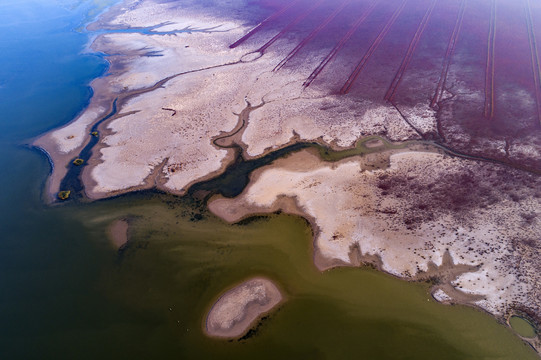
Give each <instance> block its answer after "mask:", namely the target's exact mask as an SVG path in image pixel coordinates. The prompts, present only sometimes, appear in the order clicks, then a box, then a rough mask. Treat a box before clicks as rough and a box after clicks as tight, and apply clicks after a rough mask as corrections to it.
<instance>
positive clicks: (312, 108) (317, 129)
mask: <svg viewBox="0 0 541 360" xmlns="http://www.w3.org/2000/svg"><path fill="white" fill-rule="evenodd" d="M241 3H242V2H230V3H224V4H221V5H215V6H213V7H201V8H199V7H198V6H196V5H195V3H194V4H192V5H190V4H183V5H182V6H179V5H174V4H173V3H169V2H159V1H152V0H149V1H143V2H130V1H126V2H125V3H124V4H123V5H122V6H117V7H115V8H113V9H112V10H111V11H110V12H109V13H107V14H106V15H105V16H104V17H103V18H102V19H101V21H99V22H97V23H96V24H93V25H91V27H90V28H92V29H100V28H101V29H119V28H143V27H155V28H153V29H152V31H173V32H174V31H177V30H183V29H184V30H186V29H189V30H192V31H191V32H175V33H174V34H173V33H172V34H165V35H148V34H140V33H106V34H103V35H100V36H98V37H97V38H96V39H95V40H94V42H93V44H92V49H94V50H96V51H100V52H103V53H106V54H110V56H109V57H108V60H109V61H110V62H111V68H110V71H109V73H110V75H108V76H107V77H105V78H102V79H99V80H96V82H95V83H93V87H94V90H95V92H96V95H95V97H94V98H93V100H92V104H91V105H90V106H89V108H88V109H87V110H86V111H85V112H84V113H83V114H81V116H80V117H79V118H78V119H75V121H74V122H72V123H70V124H69V125H67V126H66V127H64V128H62V129H59V130H55V131H53V132H51V133H49V134H46V135H45V136H43V137H42V138H40V139H38V141H36V143H35V144H36V145H38V146H40V147H42V148H44V149H45V150H46V151H47V152H48V153H49V154H50V155H51V156H52V158H53V161H54V163H55V171H54V173H53V179H57V180H56V181H51V184H50V186H49V192H50V194H51V197H54V194H55V193H56V192H57V191H58V190H59V188H58V186H59V183H60V179H61V178H62V177H63V175H65V173H66V171H65V169H64V166H65V164H66V163H67V162H68V161H67V160H69V159H71V158H73V157H75V156H77V154H78V152H79V151H80V149H81V148H82V146H83V145H84V144H85V143H86V141H87V139H88V136H89V135H88V131H89V127H90V125H91V124H92V123H95V122H96V121H97V120H99V118H101V117H103V116H104V115H105V114H106V111H104V110H105V108H106V107H104V106H103V105H102V104H103V101H102V99H103V98H108V99H109V101H110V102H112V100H113V98H115V97H118V99H119V101H118V105H119V111H118V115H117V116H114V117H112V118H111V119H109V120H108V121H106V122H105V123H103V124H102V126H101V129H100V130H101V131H100V143H99V145H98V147H97V148H96V149H95V150H94V151H93V156H92V158H91V159H90V161H89V166H87V167H86V168H85V170H84V174H83V183H84V185H85V190H86V193H87V196H89V197H90V198H101V197H106V196H110V195H115V194H119V193H122V192H127V191H132V190H136V189H141V188H149V187H154V186H158V187H160V188H162V189H164V190H167V191H171V192H174V193H178V194H183V193H184V192H185V191H186V188H187V187H188V186H189V185H190V184H193V183H194V182H196V181H200V180H203V179H207V178H209V177H212V176H213V175H216V174H218V173H220V172H222V171H223V170H224V168H225V166H226V165H227V164H228V163H229V162H230V161H231V160H232V155H233V154H232V150H224V149H221V148H218V147H217V146H215V145H214V144H213V143H212V139H213V138H215V137H217V136H218V135H221V134H224V133H227V132H228V131H231V130H233V129H234V128H235V126H236V125H237V123H238V116H237V115H236V114H239V113H240V112H241V111H242V110H243V109H244V108H246V107H247V102H246V101H248V102H249V103H250V104H252V105H253V106H257V105H261V104H264V105H263V106H261V107H259V108H257V109H256V110H254V111H253V112H252V113H251V114H250V119H249V122H247V123H246V125H245V127H244V128H243V129H242V131H241V132H240V133H239V136H238V139H237V140H236V143H237V144H238V145H240V146H241V147H242V148H243V149H244V150H245V154H244V155H245V157H246V158H251V157H258V156H262V155H264V154H265V153H267V152H268V151H271V150H273V149H276V148H280V147H284V146H286V145H288V144H291V143H293V142H297V141H317V142H319V143H321V144H324V145H328V146H331V147H333V148H335V149H341V148H347V147H352V146H354V144H355V142H356V141H357V140H358V139H359V138H360V137H362V136H365V135H369V134H379V135H386V136H387V137H388V138H389V139H391V140H407V139H414V138H419V136H418V134H417V133H416V132H415V131H414V130H413V129H412V128H411V126H409V125H408V124H407V123H406V122H404V121H403V120H402V119H401V116H400V114H399V113H398V112H397V111H396V109H394V107H392V106H391V105H389V104H385V103H384V102H374V101H372V100H355V99H353V98H348V99H340V98H338V97H336V96H327V95H328V94H327V93H326V92H322V91H319V90H315V88H314V89H309V90H306V91H304V90H303V87H302V81H300V82H299V81H298V80H299V79H303V78H305V77H306V76H308V75H309V74H310V71H311V68H312V67H313V66H315V65H317V62H318V58H313V59H312V60H310V61H308V63H307V64H305V66H304V67H301V68H298V69H296V70H295V72H294V73H292V72H291V71H285V70H284V71H280V72H272V69H273V68H274V67H275V66H276V65H277V63H278V61H279V60H280V59H281V58H282V57H283V56H285V55H286V54H287V53H288V52H289V51H290V50H291V48H292V47H293V46H292V44H290V42H288V41H286V40H287V39H281V40H279V41H277V42H276V43H275V46H274V47H273V48H272V51H271V50H270V49H269V50H268V51H267V52H266V53H265V54H264V55H263V56H261V57H256V58H257V59H256V60H254V61H251V62H240V60H241V59H246V57H244V58H243V55H245V54H246V53H247V52H248V51H249V49H248V48H247V46H248V45H241V46H239V47H238V48H235V49H230V48H229V44H231V43H232V42H233V41H235V40H236V39H238V38H239V37H241V36H242V35H243V34H244V33H245V32H246V31H247V30H249V28H250V27H249V25H250V24H246V23H245V22H242V21H240V20H236V19H235V17H234V16H233V17H231V16H229V14H231V13H235V11H233V9H236V8H237V7H238V6H241V5H242V4H241ZM256 8H257V7H256ZM164 24H165V25H164ZM171 77H172V78H171ZM169 78H171V79H169ZM164 79H169V80H167V81H165V82H164V83H163V84H161V86H155V84H157V83H158V82H159V81H163V80H164ZM98 105H100V106H98ZM109 107H110V106H107V108H109ZM104 135H105V136H104Z"/></svg>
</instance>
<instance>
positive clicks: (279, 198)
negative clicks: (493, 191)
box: [207, 148, 541, 352]
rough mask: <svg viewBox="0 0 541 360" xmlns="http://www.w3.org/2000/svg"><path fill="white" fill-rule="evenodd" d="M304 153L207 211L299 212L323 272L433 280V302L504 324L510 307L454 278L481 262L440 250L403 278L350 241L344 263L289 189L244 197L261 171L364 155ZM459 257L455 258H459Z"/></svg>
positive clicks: (230, 216)
mask: <svg viewBox="0 0 541 360" xmlns="http://www.w3.org/2000/svg"><path fill="white" fill-rule="evenodd" d="M302 152H304V153H306V154H311V155H310V156H311V158H310V157H308V158H307V157H306V156H304V157H302V156H300V155H299V154H298V153H297V154H296V157H297V159H296V160H295V161H293V160H288V159H289V157H285V158H280V159H279V160H276V161H275V162H274V163H272V164H271V165H267V166H264V167H261V168H258V169H256V170H255V171H254V172H252V174H251V175H250V182H249V185H248V186H247V187H246V188H245V189H244V191H243V193H242V194H241V195H239V196H237V197H235V198H233V199H231V198H225V197H223V196H221V195H215V196H213V197H212V198H210V199H209V200H208V203H207V206H208V209H209V210H210V211H211V212H212V213H213V214H214V215H216V216H218V217H219V218H221V219H222V220H224V221H225V222H227V223H230V224H234V223H238V222H240V221H242V220H245V219H247V218H251V217H253V216H264V215H269V214H272V213H277V212H284V213H287V214H291V215H294V216H300V217H301V218H303V219H305V220H306V221H307V222H308V224H309V226H310V229H311V231H312V242H311V243H312V246H311V247H312V257H313V261H314V264H315V266H316V268H317V269H318V270H319V271H322V272H323V271H327V270H329V269H332V268H336V267H343V266H347V267H362V266H368V267H372V268H374V269H376V270H378V271H381V272H384V273H386V274H389V275H392V276H393V277H396V278H398V279H400V280H406V281H409V282H430V283H432V284H433V285H432V286H431V290H430V293H431V295H432V297H433V298H434V299H435V300H436V301H438V302H440V303H443V304H460V305H466V306H471V307H473V308H475V309H478V310H481V311H482V312H485V313H487V314H490V315H491V316H492V317H494V318H496V319H497V320H498V321H499V322H500V323H502V324H505V322H506V319H507V318H508V317H509V316H510V313H509V312H508V311H505V312H503V313H501V314H498V313H493V312H491V311H489V309H488V308H485V307H484V306H483V305H481V304H480V303H477V302H479V301H481V303H483V302H485V301H486V299H485V297H484V296H482V295H478V294H475V293H471V292H468V291H462V290H461V288H462V286H460V287H459V285H460V284H457V281H458V279H459V278H461V277H462V276H464V275H466V276H468V275H469V274H470V273H472V272H478V271H480V269H481V265H475V264H474V265H469V264H467V263H465V261H464V260H462V261H460V259H457V257H455V256H456V255H455V256H452V255H451V253H450V252H449V250H447V251H445V253H444V254H443V260H442V263H441V264H437V263H435V262H433V261H432V260H431V261H428V262H427V264H428V268H427V269H425V270H422V271H419V272H417V273H416V274H415V275H413V276H406V277H405V276H404V275H399V274H398V273H395V272H394V271H389V270H388V269H387V268H386V264H385V260H384V259H382V257H381V256H379V255H378V254H377V253H376V254H371V253H363V252H362V251H361V248H360V243H353V246H351V247H350V248H349V254H348V261H346V260H342V259H340V258H338V257H328V256H325V255H324V252H323V251H322V249H321V248H320V246H319V242H320V241H321V239H319V238H320V236H321V235H322V234H323V233H324V231H325V229H322V227H321V226H320V224H319V222H318V221H317V219H316V217H315V216H314V215H313V214H311V212H310V211H309V210H308V209H307V208H305V207H304V206H303V205H302V204H301V200H300V199H299V198H298V196H297V195H291V194H290V193H285V192H283V193H282V195H276V197H274V195H269V196H270V197H271V198H270V199H274V200H272V202H271V201H270V200H269V197H266V196H265V199H267V200H266V201H267V202H266V203H265V205H262V203H257V200H255V198H254V199H252V200H248V199H249V198H248V196H250V195H249V194H251V192H250V190H251V188H253V187H256V184H257V183H258V182H260V181H261V179H262V177H263V174H264V173H265V171H269V172H270V171H271V170H272V169H281V171H284V173H283V174H282V175H281V176H282V177H288V175H287V172H286V170H287V169H295V170H297V171H298V172H299V173H303V172H306V171H307V170H308V169H310V168H311V167H312V166H313V164H314V163H319V164H327V165H322V166H327V167H328V166H330V167H332V168H338V167H339V166H341V165H342V164H347V163H348V162H351V161H355V159H357V160H359V159H363V157H362V156H359V155H358V156H354V157H348V158H345V159H342V160H338V161H335V162H332V163H328V162H325V161H323V160H322V159H321V158H319V157H318V154H317V152H316V151H315V150H314V149H310V148H308V149H305V150H302ZM407 152H409V151H408V150H403V152H402V153H407ZM366 156H367V155H365V156H364V158H366ZM293 162H296V163H295V164H294V163H293ZM311 162H312V163H311ZM276 176H279V175H276ZM307 176H308V175H307ZM313 181H314V182H318V181H319V180H318V179H317V178H316V179H314V180H313ZM260 186H264V185H257V189H259V187H260ZM304 186H307V187H310V185H307V184H305V185H304ZM264 187H265V186H264ZM267 189H268V188H267ZM254 191H256V193H259V192H258V190H254ZM268 191H269V192H272V191H273V190H270V189H268ZM261 196H263V195H261ZM336 196H338V195H336ZM250 201H252V202H250ZM312 206H313V205H312ZM331 207H332V206H331ZM312 210H313V208H312ZM329 211H331V210H329ZM346 237H347V236H346ZM318 239H319V240H318ZM455 250H456V249H455ZM327 251H328V250H327ZM452 251H454V250H452ZM457 260H459V261H458V262H457ZM387 266H388V265H387ZM487 276H488V275H487ZM492 276H497V275H492ZM513 308H514V307H513V306H511V308H510V309H513ZM535 324H536V326H539V324H538V323H537V322H536V323H535ZM528 343H529V344H531V345H532V346H533V347H534V348H536V350H537V351H538V352H539V351H540V349H541V346H540V345H541V343H540V339H539V338H536V339H528Z"/></svg>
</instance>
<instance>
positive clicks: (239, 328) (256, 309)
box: [205, 278, 283, 338]
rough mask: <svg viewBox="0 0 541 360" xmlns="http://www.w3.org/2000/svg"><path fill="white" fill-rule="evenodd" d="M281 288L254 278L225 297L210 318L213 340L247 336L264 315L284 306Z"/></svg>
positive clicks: (210, 333) (209, 327) (213, 307)
mask: <svg viewBox="0 0 541 360" xmlns="http://www.w3.org/2000/svg"><path fill="white" fill-rule="evenodd" d="M282 300H283V296H282V294H281V293H280V290H278V287H277V286H276V285H275V284H274V283H273V282H272V281H270V280H268V279H265V278H253V279H250V280H247V281H245V282H243V283H242V284H240V285H238V286H236V287H234V288H233V289H231V290H229V291H227V292H226V293H224V294H223V295H222V296H221V297H220V298H219V299H218V301H216V303H215V304H214V305H213V306H212V309H210V311H209V314H208V316H207V321H206V327H205V331H206V333H207V334H208V335H210V336H216V337H222V338H235V337H239V336H241V335H243V334H245V333H246V332H247V331H248V330H249V329H250V327H251V326H252V325H253V323H254V322H255V321H256V320H257V319H259V317H260V316H261V315H263V314H264V313H267V312H269V311H270V310H271V309H273V308H274V307H276V306H277V305H278V304H279V303H280V302H282Z"/></svg>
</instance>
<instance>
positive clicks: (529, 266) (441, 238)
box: [209, 150, 541, 320]
mask: <svg viewBox="0 0 541 360" xmlns="http://www.w3.org/2000/svg"><path fill="white" fill-rule="evenodd" d="M369 163H370V160H369V159H367V157H366V156H365V157H354V158H347V159H344V160H341V161H339V162H335V163H328V162H323V161H321V160H320V159H319V158H318V157H317V156H316V155H315V154H313V153H312V152H311V151H309V150H303V151H301V152H299V153H296V154H294V155H291V156H290V157H288V158H284V159H280V160H277V161H275V163H273V164H271V165H269V166H266V167H264V168H261V169H258V170H257V171H255V172H254V173H253V174H252V182H251V184H250V185H249V187H248V188H247V189H246V190H245V191H244V192H243V193H242V194H241V195H240V196H238V197H237V198H235V199H226V198H217V199H214V201H212V202H211V203H210V204H209V207H210V209H211V211H212V212H214V213H215V214H217V215H218V216H221V217H222V218H224V219H225V220H227V221H229V222H236V221H239V220H241V219H242V218H245V217H248V216H250V215H252V214H257V213H267V212H274V211H277V210H283V211H286V212H291V213H294V214H299V213H301V214H303V216H305V217H306V218H307V219H309V220H310V222H311V223H312V226H313V227H314V230H315V231H314V233H315V238H314V248H315V255H314V257H315V259H316V263H317V266H318V267H319V268H320V269H322V270H323V269H327V268H329V267H333V266H336V265H350V266H356V265H359V263H372V264H373V265H375V266H377V267H379V268H381V269H382V270H383V271H386V272H388V273H390V274H393V275H396V276H398V277H401V278H404V279H409V280H416V279H417V280H420V279H423V280H431V281H434V282H435V283H436V284H438V285H436V287H435V290H434V294H435V297H436V298H438V297H439V298H440V299H447V298H449V299H451V300H448V301H451V302H452V301H454V302H462V303H464V302H465V303H470V304H474V305H476V306H479V307H481V308H483V309H485V310H486V311H488V312H490V313H492V314H494V315H497V316H504V315H505V314H508V313H509V312H510V311H511V310H512V309H513V308H516V307H521V308H525V309H529V311H530V313H533V314H536V316H537V319H538V320H539V318H540V315H541V301H540V299H541V277H540V276H541V275H539V274H541V271H540V270H541V262H540V261H539V259H538V257H537V256H536V255H535V254H537V253H538V249H539V247H540V244H539V238H538V234H539V233H541V222H540V221H539V218H540V216H541V213H540V209H541V200H540V198H541V197H540V195H539V189H540V188H541V184H540V183H539V179H538V178H536V177H534V176H531V175H526V174H522V173H520V172H518V171H515V170H509V169H506V168H503V167H499V166H496V165H493V164H486V163H476V162H472V161H467V160H463V159H459V158H452V157H449V156H445V155H442V154H437V153H426V152H412V151H405V152H402V153H394V154H392V155H390V166H389V167H388V168H387V169H376V170H372V169H371V168H368V167H367V166H366V164H369ZM536 249H537V250H536ZM443 294H445V296H444V295H443Z"/></svg>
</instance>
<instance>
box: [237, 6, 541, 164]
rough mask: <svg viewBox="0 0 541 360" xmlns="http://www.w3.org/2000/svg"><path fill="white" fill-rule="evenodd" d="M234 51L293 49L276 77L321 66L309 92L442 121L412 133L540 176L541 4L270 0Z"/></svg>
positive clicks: (311, 79)
mask: <svg viewBox="0 0 541 360" xmlns="http://www.w3.org/2000/svg"><path fill="white" fill-rule="evenodd" d="M262 4H263V5H264V6H266V7H268V9H269V13H270V16H268V17H267V18H265V19H257V20H255V21H254V23H257V22H259V23H258V24H257V25H256V26H254V27H253V28H252V29H251V30H250V31H249V32H247V33H246V34H245V35H244V36H243V37H241V38H239V39H238V40H237V41H236V42H234V43H232V44H231V45H230V46H231V48H235V47H237V46H239V45H241V44H242V45H244V46H246V47H250V48H252V49H253V53H252V55H253V56H259V55H262V54H264V53H265V52H266V51H267V50H268V49H269V48H271V47H272V45H273V44H274V43H276V42H277V40H279V39H281V40H284V39H287V41H288V42H290V43H291V44H295V47H293V48H292V49H291V51H290V52H289V53H287V55H286V56H284V57H283V59H282V60H281V61H280V62H279V63H278V65H277V66H276V67H275V68H274V69H273V71H274V72H278V71H283V70H284V69H292V70H295V69H296V68H304V67H305V66H306V64H312V63H313V62H314V59H318V61H319V60H320V61H319V62H318V63H317V65H316V66H314V67H313V69H312V70H313V71H312V72H311V73H310V75H309V76H308V77H306V79H305V80H304V86H305V87H317V88H318V89H324V90H325V91H327V92H328V93H329V94H337V95H340V96H344V97H354V98H362V99H371V100H372V101H374V102H381V103H390V104H392V105H393V106H394V107H396V108H397V109H398V110H399V111H400V112H401V114H402V116H403V117H404V118H405V120H409V119H408V111H407V109H409V108H413V107H417V108H419V107H426V108H427V109H433V110H434V111H435V112H436V118H437V126H436V127H435V128H430V129H426V128H423V126H421V125H418V124H416V122H417V121H416V120H411V121H410V124H411V126H412V127H414V128H415V131H416V132H418V133H419V135H421V136H422V138H424V139H430V140H434V141H436V142H437V143H440V144H442V145H444V146H446V147H448V148H449V149H452V150H454V151H456V152H458V153H462V154H464V155H470V156H475V157H481V158H484V159H487V160H488V159H489V160H494V161H497V162H502V163H506V164H509V165H511V166H513V167H517V168H520V169H523V170H526V171H529V172H533V173H540V172H541V157H540V156H539V155H540V154H539V151H540V150H539V149H541V137H540V136H539V135H540V134H541V87H540V86H541V84H540V75H541V63H540V59H539V51H540V49H539V44H538V41H537V38H539V37H540V36H541V3H539V2H537V1H531V0H521V1H508V0H478V1H471V0H393V1H388V0H387V1H385V0H374V1H361V0H344V1H321V0H320V1H302V0H297V1H287V2H286V1H264V2H262Z"/></svg>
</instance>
